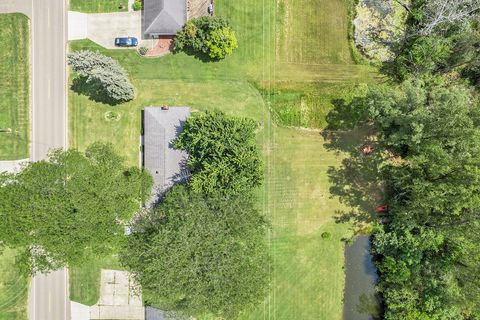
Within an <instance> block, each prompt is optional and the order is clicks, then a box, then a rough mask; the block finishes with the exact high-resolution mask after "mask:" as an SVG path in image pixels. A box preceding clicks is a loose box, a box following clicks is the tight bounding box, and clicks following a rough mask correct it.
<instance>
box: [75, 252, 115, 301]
mask: <svg viewBox="0 0 480 320" xmlns="http://www.w3.org/2000/svg"><path fill="white" fill-rule="evenodd" d="M102 269H113V270H122V268H121V267H120V263H119V262H118V258H117V257H116V256H109V257H92V260H90V261H89V262H88V263H86V264H84V265H82V266H81V267H75V266H71V267H70V268H69V275H70V277H69V281H70V283H69V289H70V300H72V301H75V302H79V303H82V304H85V305H87V306H93V305H94V304H96V303H97V302H98V299H100V276H101V271H102Z"/></svg>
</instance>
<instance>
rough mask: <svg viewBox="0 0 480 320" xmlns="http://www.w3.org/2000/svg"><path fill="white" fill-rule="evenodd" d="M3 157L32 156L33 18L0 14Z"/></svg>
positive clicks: (0, 138) (0, 146)
mask: <svg viewBox="0 0 480 320" xmlns="http://www.w3.org/2000/svg"><path fill="white" fill-rule="evenodd" d="M0 43H1V44H2V45H1V46H0V88H1V89H0V160H17V159H25V158H28V140H29V106H30V98H29V90H30V89H29V83H30V80H29V20H28V18H27V17H26V16H25V15H22V14H19V13H14V14H0Z"/></svg>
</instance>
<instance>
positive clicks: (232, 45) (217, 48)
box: [174, 17, 238, 60]
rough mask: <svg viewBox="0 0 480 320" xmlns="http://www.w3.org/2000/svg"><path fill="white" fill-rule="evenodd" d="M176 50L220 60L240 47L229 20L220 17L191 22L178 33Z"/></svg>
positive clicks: (202, 18)
mask: <svg viewBox="0 0 480 320" xmlns="http://www.w3.org/2000/svg"><path fill="white" fill-rule="evenodd" d="M174 45H175V50H180V51H186V52H188V51H193V52H194V53H200V54H204V55H207V56H208V57H209V58H210V59H214V60H220V59H223V58H225V57H226V56H227V55H229V54H232V53H233V50H234V49H236V48H237V47H238V45H237V38H236V36H235V33H234V32H233V30H232V28H231V26H230V24H229V23H228V21H227V20H225V19H223V18H220V17H200V18H194V19H191V20H189V21H188V22H187V23H186V24H185V26H184V27H183V29H182V30H181V31H179V32H178V33H177V36H176V37H175V40H174Z"/></svg>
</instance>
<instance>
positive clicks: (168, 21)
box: [143, 0, 187, 35]
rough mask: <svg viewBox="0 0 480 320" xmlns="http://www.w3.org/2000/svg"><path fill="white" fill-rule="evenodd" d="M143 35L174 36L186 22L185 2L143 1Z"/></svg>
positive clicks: (184, 0)
mask: <svg viewBox="0 0 480 320" xmlns="http://www.w3.org/2000/svg"><path fill="white" fill-rule="evenodd" d="M143 7H144V10H143V12H144V17H143V19H144V20H143V22H144V30H145V31H144V33H145V34H147V35H175V34H176V33H177V31H178V30H180V29H181V28H182V27H183V25H184V24H185V22H186V21H187V5H186V0H144V4H143Z"/></svg>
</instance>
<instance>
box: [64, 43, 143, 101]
mask: <svg viewBox="0 0 480 320" xmlns="http://www.w3.org/2000/svg"><path fill="white" fill-rule="evenodd" d="M68 64H69V65H71V66H72V69H73V71H75V72H76V73H77V74H78V76H79V78H77V80H76V83H74V84H75V85H74V88H78V87H82V90H84V91H86V93H87V94H89V95H90V96H91V97H92V99H95V100H99V101H101V102H108V103H113V104H116V103H121V102H125V101H129V100H132V99H133V98H134V97H135V89H134V87H133V85H132V84H131V83H130V80H129V79H128V74H127V72H126V71H125V69H124V68H123V67H122V66H121V65H120V64H119V63H118V62H117V61H116V60H114V59H112V58H110V57H107V56H105V55H103V54H101V53H99V52H93V51H88V50H82V51H76V52H73V53H70V54H69V55H68Z"/></svg>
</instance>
